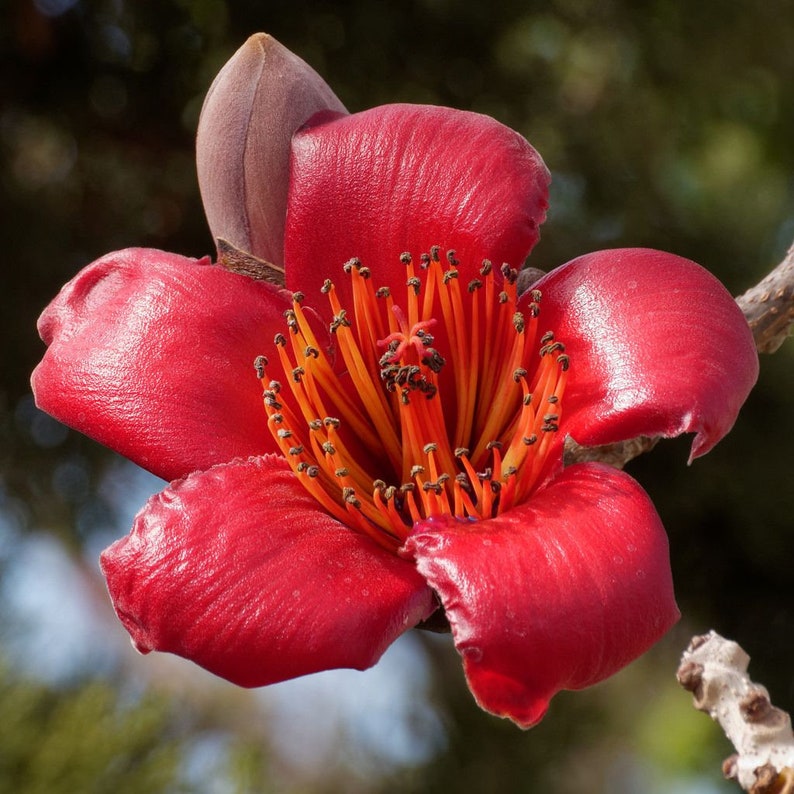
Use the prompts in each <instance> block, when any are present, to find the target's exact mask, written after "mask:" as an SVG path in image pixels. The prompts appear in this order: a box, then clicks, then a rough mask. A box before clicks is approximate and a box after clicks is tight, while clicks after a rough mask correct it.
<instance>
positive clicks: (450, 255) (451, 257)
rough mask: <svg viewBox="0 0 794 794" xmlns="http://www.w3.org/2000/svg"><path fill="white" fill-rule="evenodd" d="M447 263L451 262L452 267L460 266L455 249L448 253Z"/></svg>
mask: <svg viewBox="0 0 794 794" xmlns="http://www.w3.org/2000/svg"><path fill="white" fill-rule="evenodd" d="M447 262H449V264H450V265H458V264H460V263H459V262H458V260H457V259H455V249H454V248H450V249H449V251H447Z"/></svg>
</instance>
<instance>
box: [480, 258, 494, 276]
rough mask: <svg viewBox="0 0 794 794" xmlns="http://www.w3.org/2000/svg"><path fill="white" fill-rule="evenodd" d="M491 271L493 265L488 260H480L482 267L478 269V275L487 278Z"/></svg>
mask: <svg viewBox="0 0 794 794" xmlns="http://www.w3.org/2000/svg"><path fill="white" fill-rule="evenodd" d="M492 270H493V263H492V262H491V260H490V259H483V260H482V267H481V268H480V275H481V276H487V275H489V274H490V272H491V271H492Z"/></svg>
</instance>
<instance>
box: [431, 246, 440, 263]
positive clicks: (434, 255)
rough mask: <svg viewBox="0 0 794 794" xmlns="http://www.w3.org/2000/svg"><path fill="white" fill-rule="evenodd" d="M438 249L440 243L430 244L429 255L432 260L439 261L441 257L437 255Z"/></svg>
mask: <svg viewBox="0 0 794 794" xmlns="http://www.w3.org/2000/svg"><path fill="white" fill-rule="evenodd" d="M439 251H441V246H440V245H432V246H430V256H431V258H432V259H433V261H434V262H440V261H441V257H440V256H439Z"/></svg>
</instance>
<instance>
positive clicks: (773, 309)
mask: <svg viewBox="0 0 794 794" xmlns="http://www.w3.org/2000/svg"><path fill="white" fill-rule="evenodd" d="M736 302H737V303H738V304H739V306H740V307H741V309H742V311H743V312H744V316H745V317H746V318H747V322H748V323H749V324H750V328H752V329H753V337H754V339H755V346H756V347H757V348H758V352H759V353H774V352H775V351H776V350H777V349H778V348H779V347H780V346H781V345H782V344H783V342H784V341H785V339H786V337H787V336H788V335H789V333H790V331H791V325H792V323H794V245H792V246H791V248H789V249H788V253H787V254H786V257H785V259H783V261H782V262H781V263H780V264H779V265H778V266H777V267H776V268H775V269H774V270H773V271H772V272H771V273H769V275H768V276H766V278H764V279H762V280H761V281H759V282H758V284H756V285H755V286H754V287H751V288H750V289H748V290H747V292H745V293H744V295H741V296H739V297H738V298H737V299H736Z"/></svg>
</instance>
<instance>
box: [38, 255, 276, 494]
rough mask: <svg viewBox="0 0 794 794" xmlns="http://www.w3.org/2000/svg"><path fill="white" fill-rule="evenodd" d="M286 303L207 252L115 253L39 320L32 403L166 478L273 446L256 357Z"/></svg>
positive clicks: (84, 272)
mask: <svg viewBox="0 0 794 794" xmlns="http://www.w3.org/2000/svg"><path fill="white" fill-rule="evenodd" d="M289 305H290V302H289V300H288V299H287V298H286V297H284V296H283V294H282V293H281V292H280V291H278V290H277V289H275V288H274V287H272V286H271V285H268V284H264V283H263V282H255V281H253V280H251V279H248V278H245V277H243V276H239V275H236V274H234V273H230V272H229V271H227V270H225V269H224V268H222V267H219V266H217V265H211V264H210V263H209V260H208V259H204V260H200V261H197V260H195V259H188V258H187V257H182V256H178V255H176V254H169V253H165V252H163V251H156V250H151V249H134V248H133V249H127V250H124V251H118V252H116V253H113V254H108V255H106V256H104V257H102V258H101V259H99V260H97V261H96V262H94V263H93V264H91V265H89V266H88V267H86V268H84V269H83V270H82V271H81V272H80V273H79V274H78V275H77V276H75V278H73V279H72V281H70V282H69V283H68V284H67V285H66V286H65V287H64V288H63V289H62V290H61V292H60V293H59V295H58V296H57V297H56V298H55V300H54V301H53V302H52V303H51V304H50V305H49V306H48V307H47V309H45V310H44V312H43V314H42V315H41V318H40V319H39V333H40V334H41V337H42V339H43V340H44V341H45V342H46V343H47V345H49V347H48V350H47V352H46V354H45V355H44V358H43V359H42V361H41V363H40V364H39V366H38V367H37V368H36V370H35V372H34V373H33V377H32V385H33V392H34V394H35V397H36V403H37V405H38V406H39V407H40V408H41V409H42V410H44V411H46V412H47V413H49V414H51V415H52V416H54V417H55V418H56V419H59V420H60V421H61V422H64V423H65V424H67V425H69V426H71V427H73V428H75V429H77V430H79V431H80V432H82V433H85V434H86V435H88V436H90V437H91V438H93V439H95V440H96V441H99V442H100V443H102V444H105V445H106V446H108V447H111V448H112V449H115V450H116V451H117V452H120V453H121V454H122V455H124V456H125V457H128V458H130V459H131V460H133V461H135V462H136V463H138V464H139V465H140V466H143V467H144V468H146V469H148V470H149V471H151V472H153V473H155V474H157V475H159V476H160V477H164V478H165V479H174V478H175V477H181V476H184V475H185V474H187V473H189V472H191V471H195V470H196V469H203V468H208V467H209V466H211V465H213V464H215V463H219V462H222V461H225V460H231V459H232V458H235V457H239V456H248V455H253V454H262V453H264V452H269V451H275V450H276V445H275V442H274V441H273V438H272V436H271V434H270V432H269V431H268V429H267V416H266V414H265V410H264V406H263V405H262V389H261V386H260V385H259V384H258V383H257V382H256V374H255V371H254V367H253V362H254V359H255V357H256V356H257V355H259V354H261V353H262V352H263V351H267V350H268V349H269V348H270V347H272V339H273V335H274V333H275V332H276V331H280V330H282V328H283V324H284V319H283V316H282V313H283V311H284V309H286V308H288V307H289ZM274 365H275V366H276V367H277V371H279V370H278V362H277V361H276V362H274Z"/></svg>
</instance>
